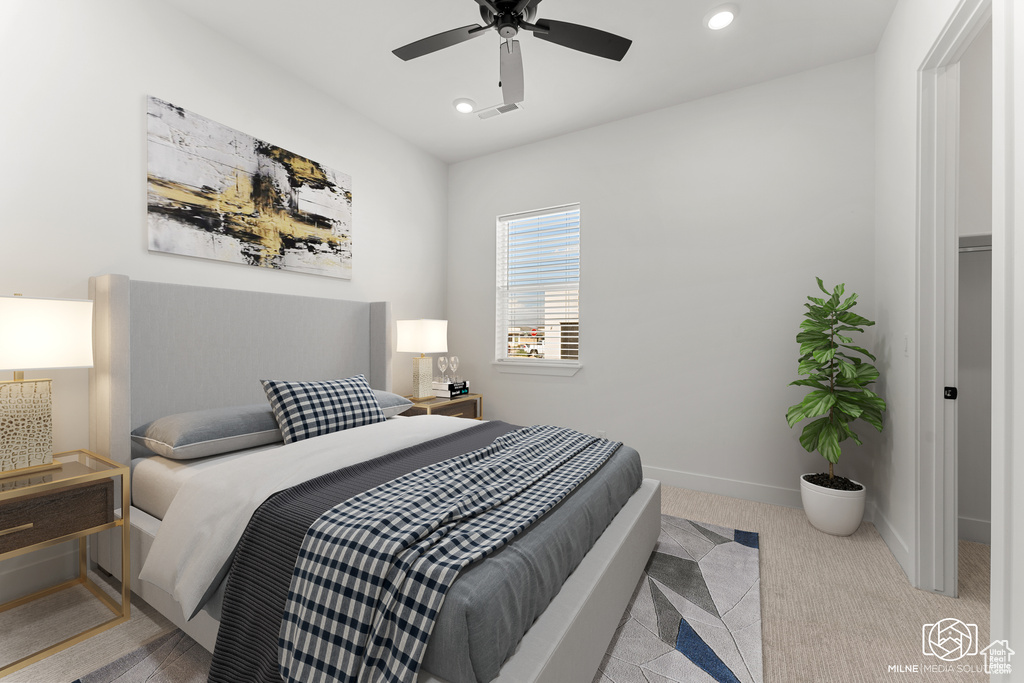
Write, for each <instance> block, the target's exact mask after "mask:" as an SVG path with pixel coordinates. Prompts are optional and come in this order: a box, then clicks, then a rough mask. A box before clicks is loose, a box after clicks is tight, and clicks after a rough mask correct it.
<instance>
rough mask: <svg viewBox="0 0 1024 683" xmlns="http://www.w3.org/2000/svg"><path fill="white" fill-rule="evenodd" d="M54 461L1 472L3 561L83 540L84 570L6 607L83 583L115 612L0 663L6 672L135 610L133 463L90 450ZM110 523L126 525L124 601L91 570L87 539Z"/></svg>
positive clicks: (80, 567)
mask: <svg viewBox="0 0 1024 683" xmlns="http://www.w3.org/2000/svg"><path fill="white" fill-rule="evenodd" d="M53 462H54V464H55V465H56V464H58V463H59V464H60V469H53V470H48V471H45V472H39V473H36V474H23V475H16V474H12V473H7V476H3V473H0V561H2V560H6V559H8V558H12V557H16V556H18V555H24V554H26V553H31V552H34V551H36V550H40V549H42V548H47V547H50V546H54V545H57V544H59V543H65V542H67V541H78V576H77V577H76V578H73V579H71V580H70V581H65V582H64V583H60V584H57V585H55V586H51V587H50V588H46V589H43V590H41V591H38V592H36V593H33V594H32V595H28V596H25V597H23V598H19V599H17V600H12V601H10V602H8V603H5V604H3V605H0V612H4V611H7V610H9V609H13V608H15V607H19V606H21V605H24V604H26V603H29V602H32V601H33V600H37V599H39V598H42V597H45V596H47V595H52V594H53V593H56V592H58V591H61V590H64V589H66V588H71V587H72V586H77V585H80V584H81V585H84V586H85V588H87V589H88V590H89V592H91V593H92V594H93V595H95V596H96V598H97V599H99V601H100V602H102V603H103V604H104V605H106V607H107V608H108V609H109V610H110V611H111V612H113V614H114V617H113V618H112V619H110V620H108V621H105V622H103V623H101V624H99V625H98V626H93V627H92V628H89V629H86V630H85V631H82V632H81V633H79V634H78V635H75V636H72V637H70V638H67V639H65V640H62V641H61V642H59V643H56V644H55V645H50V646H49V647H46V648H44V649H42V650H39V651H38V652H36V653H34V654H31V655H29V656H27V657H23V658H22V659H19V660H18V661H16V662H12V663H10V664H0V676H5V675H7V674H9V673H11V672H13V671H17V670H18V669H21V668H24V667H26V666H28V665H30V664H34V663H36V662H38V661H39V660H41V659H43V658H44V657H48V656H49V655H52V654H53V653H55V652H60V651H61V650H63V649H65V648H68V647H71V646H72V645H75V644H76V643H80V642H81V641H83V640H85V639H86V638H89V637H91V636H94V635H96V634H97V633H100V632H101V631H105V630H107V629H108V628H111V627H113V626H116V625H118V624H121V623H124V622H125V621H128V618H129V617H130V615H131V589H130V586H129V577H130V576H131V571H130V569H129V564H128V563H129V549H128V539H129V537H130V533H129V529H130V527H129V526H128V507H129V500H130V497H129V494H128V477H129V468H128V467H127V466H124V465H119V464H118V463H116V462H114V461H112V460H109V459H107V458H104V457H103V456H101V455H97V454H95V453H91V452H89V451H85V450H79V451H68V452H66V453H56V454H54V456H53ZM117 478H120V482H119V483H120V494H121V495H120V496H119V497H118V496H117V495H116V493H117V487H116V486H115V480H116V479H117ZM118 508H120V509H118ZM107 529H120V530H121V604H120V605H118V604H117V602H116V601H115V600H114V599H113V598H111V597H110V596H109V595H107V593H106V592H104V590H103V589H102V588H100V587H99V586H97V585H96V584H95V583H93V582H92V580H90V579H89V575H88V561H87V557H86V539H87V538H88V537H89V536H91V535H93V534H98V533H100V532H101V531H106V530H107Z"/></svg>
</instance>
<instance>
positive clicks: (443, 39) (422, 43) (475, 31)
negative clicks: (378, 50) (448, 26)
mask: <svg viewBox="0 0 1024 683" xmlns="http://www.w3.org/2000/svg"><path fill="white" fill-rule="evenodd" d="M484 28H485V27H484V26H480V25H478V24H470V25H469V26H463V27H462V28H453V29H452V30H451V31H445V32H444V33H438V34H437V35H433V36H430V37H428V38H423V39H421V40H417V41H416V42H414V43H409V44H408V45H403V46H402V47H400V48H398V49H397V50H392V52H394V53H395V56H396V57H398V58H400V59H404V60H405V61H409V60H410V59H416V58H417V57H422V56H423V55H429V54H430V53H431V52H437V51H438V50H443V49H444V48H446V47H451V46H452V45H458V44H459V43H464V42H466V41H467V40H469V39H470V38H476V37H477V36H482V35H483V34H484V33H486V31H484Z"/></svg>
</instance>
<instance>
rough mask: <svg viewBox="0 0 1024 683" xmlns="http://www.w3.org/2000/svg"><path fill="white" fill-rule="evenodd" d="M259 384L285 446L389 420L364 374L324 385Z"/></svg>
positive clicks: (325, 382)
mask: <svg viewBox="0 0 1024 683" xmlns="http://www.w3.org/2000/svg"><path fill="white" fill-rule="evenodd" d="M260 381H261V382H262V384H263V391H264V392H266V394H267V400H268V401H270V407H271V408H272V409H273V411H274V417H276V418H277V424H278V426H279V427H280V428H281V434H282V435H283V436H284V442H285V443H292V442H293V441H302V440H303V439H309V438H311V437H314V436H320V435H322V434H330V433H331V432H340V431H341V430H343V429H351V428H353V427H361V426H363V425H368V424H373V423H375V422H383V421H384V420H385V419H386V418H385V417H384V411H383V410H381V407H380V403H379V402H378V401H377V397H376V396H375V395H374V393H373V390H372V389H371V388H370V385H369V384H368V383H367V382H366V378H365V377H364V376H363V375H355V376H354V377H349V378H347V379H332V380H326V381H323V382H284V381H280V380H270V379H264V380H260Z"/></svg>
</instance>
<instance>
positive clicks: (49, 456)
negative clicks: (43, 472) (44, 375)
mask: <svg viewBox="0 0 1024 683" xmlns="http://www.w3.org/2000/svg"><path fill="white" fill-rule="evenodd" d="M51 463H53V418H52V403H51V400H50V380H48V379H30V380H24V381H15V382H0V473H7V472H18V474H21V473H22V471H23V470H27V469H30V468H36V467H40V466H44V465H50V464H51ZM33 471H36V470H33ZM26 473H28V472H26Z"/></svg>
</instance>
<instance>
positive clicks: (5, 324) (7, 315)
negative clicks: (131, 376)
mask: <svg viewBox="0 0 1024 683" xmlns="http://www.w3.org/2000/svg"><path fill="white" fill-rule="evenodd" d="M92 365H93V361H92V301H88V300H79V299H33V298H29V297H24V296H0V370H42V369H49V368H91V367H92Z"/></svg>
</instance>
